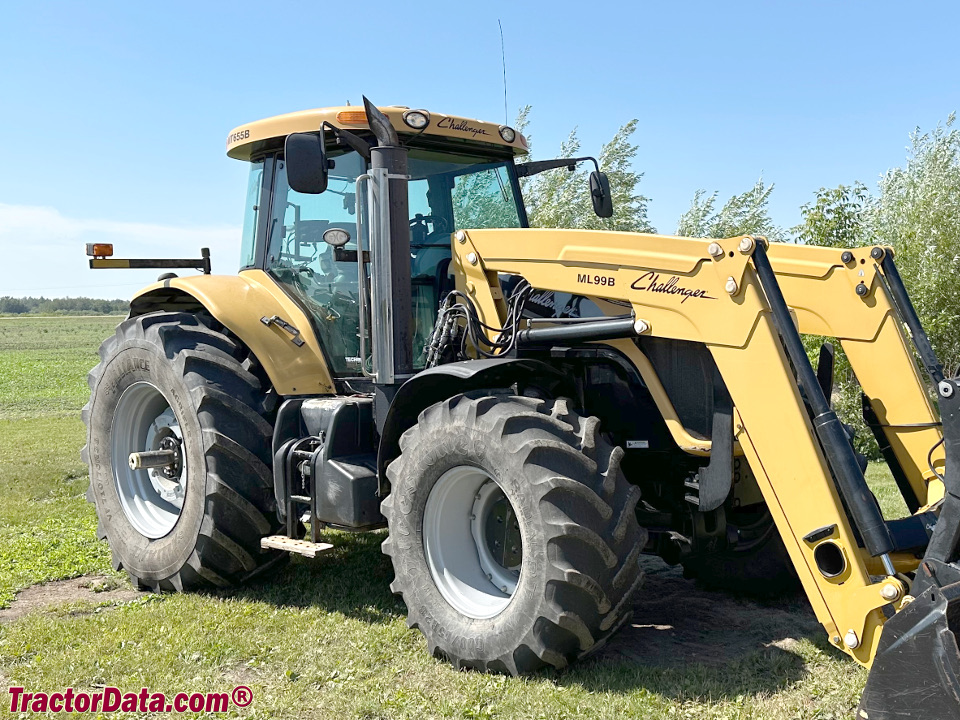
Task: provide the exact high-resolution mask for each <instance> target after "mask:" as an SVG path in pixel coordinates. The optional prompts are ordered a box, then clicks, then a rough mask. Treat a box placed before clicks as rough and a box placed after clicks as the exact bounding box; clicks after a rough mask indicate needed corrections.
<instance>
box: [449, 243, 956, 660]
mask: <svg viewBox="0 0 960 720" xmlns="http://www.w3.org/2000/svg"><path fill="white" fill-rule="evenodd" d="M756 247H757V242H755V241H754V240H753V239H752V238H733V239H727V240H715V241H713V240H698V239H690V238H677V237H665V236H656V235H640V234H628V233H610V232H603V233H600V232H590V231H577V230H523V231H510V230H480V231H470V232H464V233H458V234H457V236H456V238H455V239H454V240H453V254H454V261H453V262H454V267H456V269H457V271H458V272H457V280H458V289H460V290H462V291H464V292H466V293H467V294H468V295H469V296H470V297H471V298H472V299H473V300H474V303H475V305H476V307H477V309H478V312H479V313H480V315H481V320H482V321H483V322H484V323H486V324H488V325H491V326H500V324H501V323H502V321H503V319H504V318H503V307H504V305H503V300H502V298H503V293H502V291H501V288H500V284H499V279H498V273H507V274H513V275H519V276H522V277H523V278H525V279H526V280H527V281H529V282H530V284H531V285H532V286H533V287H535V288H538V289H548V290H554V291H559V292H569V293H573V294H580V295H588V296H590V297H596V298H599V299H602V300H608V301H612V302H615V303H629V305H630V308H631V310H632V312H633V317H634V319H635V320H637V321H642V322H638V323H637V327H638V329H640V330H641V331H642V332H643V333H645V334H650V335H653V336H657V337H663V338H672V339H677V340H688V341H695V342H700V343H704V344H705V345H706V347H707V348H708V349H709V351H710V353H711V354H712V356H713V358H714V360H715V362H716V365H717V367H718V369H719V371H720V373H721V375H722V377H723V379H724V382H725V383H726V386H727V388H728V390H729V392H730V395H731V397H732V399H733V403H734V405H735V414H734V421H735V426H734V432H735V437H736V439H737V441H738V442H739V444H740V447H741V448H742V450H743V452H744V454H745V455H746V457H747V459H748V461H749V463H750V466H751V469H752V470H753V472H754V474H755V475H756V477H757V480H758V483H759V485H760V488H761V491H762V493H763V496H764V499H765V501H766V503H767V505H768V507H769V508H770V512H771V514H772V515H773V517H774V520H775V522H776V524H777V527H778V529H779V530H780V534H781V536H782V537H783V539H784V542H785V544H786V547H787V550H788V553H789V555H790V557H791V560H792V562H793V564H794V566H795V568H796V570H797V573H798V575H799V576H800V579H801V582H802V583H803V586H804V589H805V591H806V593H807V596H808V598H809V599H810V602H811V604H812V605H813V608H814V610H815V612H816V614H817V617H818V619H819V620H820V622H821V623H822V625H823V626H824V628H825V629H826V631H827V633H828V635H829V637H830V638H831V641H832V642H833V643H834V644H835V645H837V646H838V647H840V648H841V649H843V650H845V651H846V652H847V653H849V654H850V655H851V656H853V657H854V658H855V659H856V660H858V661H859V662H861V663H863V664H865V665H869V664H870V663H871V661H872V659H873V656H874V654H875V652H876V649H877V646H878V643H879V639H880V633H881V629H882V626H883V623H884V619H885V615H884V611H883V608H884V607H885V606H889V607H888V608H887V609H888V611H889V610H894V611H896V610H899V609H900V608H901V607H902V606H903V604H904V597H905V596H907V593H908V592H909V588H908V587H907V585H906V583H905V582H903V580H901V579H900V578H899V577H897V576H895V575H893V574H892V573H891V572H890V570H891V569H892V565H891V564H890V563H889V560H890V558H889V556H888V555H887V553H886V552H874V553H871V552H869V550H868V549H867V548H861V547H859V546H858V542H857V539H856V537H857V534H858V533H857V531H859V534H860V535H862V534H863V533H864V528H862V527H861V528H857V530H856V531H855V529H854V528H853V527H852V526H851V523H850V522H849V520H848V516H847V512H846V511H845V509H844V505H843V502H841V498H840V494H839V493H838V489H837V487H838V486H837V483H835V481H834V477H835V475H837V474H838V473H837V471H836V468H833V469H832V468H831V465H830V461H829V460H828V458H827V456H826V454H825V450H824V449H823V448H824V445H825V443H823V441H822V436H821V439H820V440H818V434H817V432H818V431H817V430H815V429H814V426H813V424H812V422H811V418H810V414H809V413H808V412H807V409H806V407H805V404H804V396H803V395H802V394H801V391H800V388H799V387H798V384H797V378H796V377H795V375H794V371H793V369H792V365H791V358H788V354H787V349H785V346H784V344H783V342H782V341H781V337H779V336H780V335H784V334H785V333H786V334H789V333H791V332H792V333H793V334H794V335H796V331H795V329H794V328H792V327H791V328H789V329H785V328H783V327H780V328H779V332H778V327H777V323H776V318H775V313H774V311H773V308H772V306H771V293H773V294H775V295H780V294H781V293H782V295H781V302H783V300H785V301H786V304H787V305H789V306H790V308H791V310H792V315H793V320H794V322H795V323H796V324H797V325H798V327H799V331H800V332H803V333H815V334H822V335H828V336H832V337H837V338H839V339H840V341H841V343H842V344H843V347H844V348H845V350H847V352H848V354H849V356H850V361H851V364H852V365H853V367H854V371H855V372H856V374H857V377H858V379H860V381H861V383H862V385H863V388H864V391H865V393H866V394H867V396H868V397H869V398H870V401H871V404H872V405H873V407H874V408H876V409H877V415H878V417H879V418H880V420H881V422H882V423H883V424H884V425H885V426H886V427H884V428H883V431H884V433H885V434H886V437H887V438H889V440H890V444H891V446H892V448H893V450H894V451H895V452H896V456H897V458H898V459H899V460H900V463H901V465H902V467H903V469H904V471H905V473H906V474H907V476H908V478H909V483H910V487H911V488H912V490H913V491H914V492H915V493H916V496H917V498H918V499H919V500H920V501H921V503H922V504H926V503H927V502H929V501H931V500H936V499H938V498H939V497H941V496H942V485H941V484H940V483H939V481H934V480H931V477H932V476H933V473H932V472H931V471H929V470H925V469H924V466H925V464H926V463H925V461H926V457H927V452H928V451H929V450H930V448H931V447H932V446H933V445H934V444H935V443H936V442H937V441H938V440H939V439H940V437H941V435H940V428H939V425H938V419H939V418H938V417H937V415H936V413H935V411H934V409H933V407H932V406H931V404H930V402H929V400H928V399H927V396H926V393H925V391H924V386H923V383H922V381H921V378H920V375H919V372H918V370H917V367H916V363H915V361H914V359H913V356H912V353H911V350H910V347H909V345H908V343H907V340H906V337H905V335H904V333H903V330H902V326H901V323H900V322H899V321H898V316H897V313H896V310H895V308H894V306H893V305H892V303H891V300H890V297H889V295H888V293H887V290H886V288H885V286H884V282H883V279H882V277H881V272H880V269H879V267H878V264H877V261H876V259H875V258H871V256H870V253H871V249H870V248H863V249H859V250H852V251H849V252H850V253H851V254H852V258H851V259H850V260H849V261H848V262H843V261H841V258H840V256H841V252H840V251H838V250H830V249H821V248H806V247H791V246H779V245H777V246H771V247H770V250H769V262H770V264H771V265H772V267H773V272H772V273H770V275H769V279H768V282H767V284H766V286H761V282H760V277H759V276H758V267H757V263H756V260H757V259H755V258H754V257H753V256H754V253H755V249H756ZM518 254H522V257H517V255H518ZM763 257H765V258H766V257H767V256H766V254H765V253H764V255H763ZM774 273H775V278H774ZM861 284H862V285H863V286H865V288H866V292H864V289H859V290H858V287H859V286H860V285H861ZM622 309H623V308H622V307H621V308H620V310H621V312H622ZM788 317H789V316H788ZM791 324H792V323H791ZM797 338H799V336H797ZM792 360H793V365H797V362H798V359H797V358H796V357H793V358H792ZM802 361H803V362H806V363H807V365H808V366H809V362H808V361H807V360H806V357H805V356H804V357H803V359H802ZM638 369H639V370H640V371H641V373H647V374H649V373H650V372H652V368H650V367H649V366H648V367H646V368H644V367H643V366H642V365H640V366H638ZM806 394H807V396H808V397H809V395H810V392H809V391H807V393H806ZM657 400H658V403H665V402H668V399H665V398H664V397H662V396H661V397H660V398H657ZM850 452H851V453H852V451H850ZM935 458H936V460H937V462H939V463H941V464H942V462H943V460H942V458H943V456H942V454H940V455H936V456H935ZM832 470H833V471H832ZM860 483H861V484H862V492H861V493H860V494H861V495H865V494H868V493H867V491H866V485H865V482H864V481H863V479H862V474H861V475H860ZM845 498H846V500H847V504H848V505H849V504H850V498H849V497H846V493H845ZM864 502H865V503H867V504H869V502H871V501H870V500H865V501H864ZM868 509H869V508H868ZM877 516H878V513H877ZM882 532H883V529H882V528H881V529H880V534H881V535H882ZM866 544H867V545H868V546H869V545H870V543H869V542H867V543H866ZM881 544H882V543H881ZM827 545H829V548H827ZM824 548H827V549H829V550H830V551H831V552H833V553H839V558H840V560H841V561H842V563H841V564H842V571H841V572H839V573H837V574H835V575H833V576H832V577H827V576H826V575H825V574H824V573H823V572H821V570H820V569H818V564H817V561H816V559H815V553H816V552H820V553H822V552H824ZM894 559H895V560H896V561H897V570H898V571H900V572H903V571H912V570H915V569H916V567H917V565H918V560H917V559H916V558H915V557H912V556H897V557H895V558H894ZM881 560H883V561H884V562H883V563H881ZM884 567H886V571H885V570H884ZM871 575H874V576H879V581H874V580H873V579H872V578H871ZM907 602H909V599H908V600H907Z"/></svg>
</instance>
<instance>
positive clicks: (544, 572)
mask: <svg viewBox="0 0 960 720" xmlns="http://www.w3.org/2000/svg"><path fill="white" fill-rule="evenodd" d="M598 425H599V422H598V420H597V419H596V418H593V417H587V418H584V417H581V416H579V415H577V414H576V413H575V412H573V411H572V410H570V408H569V406H568V402H567V401H566V400H562V399H561V400H556V401H543V400H538V399H533V398H525V397H510V396H503V395H500V396H478V395H477V394H470V395H458V396H456V397H454V398H451V399H450V400H447V401H445V402H442V403H438V404H436V405H433V406H431V407H429V408H427V409H426V410H425V411H424V412H423V413H422V414H421V415H420V418H419V420H418V422H417V424H416V425H415V426H414V427H413V428H411V429H410V430H408V431H407V432H406V433H404V435H403V437H402V438H401V441H400V447H401V450H402V452H401V455H400V457H399V458H398V459H396V460H395V461H394V462H393V463H391V465H390V466H389V468H388V470H387V475H388V477H389V479H390V481H391V493H390V495H388V496H387V498H386V500H385V501H384V502H383V507H382V509H383V514H384V515H385V516H386V518H387V521H388V523H389V528H390V534H389V536H388V538H387V540H386V541H385V542H384V543H383V551H384V553H386V554H387V555H389V556H390V557H391V559H392V561H393V567H394V571H395V574H396V579H395V580H394V582H393V583H392V584H391V586H390V587H391V589H392V590H393V591H394V592H395V593H398V594H399V595H401V596H402V597H403V600H404V602H405V603H406V605H407V613H408V619H407V623H408V625H409V626H410V627H412V628H419V629H420V631H421V632H422V633H423V634H424V636H425V637H426V640H427V645H428V647H429V649H430V652H431V653H432V654H433V655H435V656H437V657H442V658H445V659H447V660H448V661H449V662H451V663H452V664H453V665H454V666H456V667H459V668H475V669H478V670H484V671H493V672H503V673H509V674H512V675H517V674H521V673H527V672H532V671H535V670H537V669H539V668H542V667H546V666H552V667H556V668H562V667H565V666H566V665H568V664H569V663H570V662H572V661H574V660H576V659H577V658H579V657H582V656H583V655H585V654H587V653H589V652H592V651H594V650H596V649H597V648H599V647H600V646H601V645H602V644H603V643H604V642H605V641H606V639H607V638H608V637H609V636H610V635H612V634H613V633H614V632H615V631H616V630H617V628H619V627H620V625H621V624H622V623H623V622H624V621H625V620H626V619H627V618H628V617H629V616H630V612H631V608H632V600H633V596H634V594H635V592H636V590H637V589H638V587H639V585H640V583H641V580H642V576H641V573H640V568H639V564H638V560H639V556H640V552H641V550H642V548H643V545H644V543H645V542H646V531H644V530H643V529H642V528H641V527H640V526H639V525H638V524H637V519H636V504H637V500H638V499H639V497H640V492H639V489H638V488H637V487H635V486H633V485H630V484H629V483H628V482H627V481H626V479H625V477H624V475H623V473H622V471H621V470H620V462H621V460H622V459H623V450H622V449H621V448H618V447H612V446H610V445H609V444H607V443H606V442H605V441H604V440H603V439H602V438H601V437H600V435H599V433H598ZM490 483H493V485H491V484H490ZM464 488H466V489H465V490H464ZM461 491H463V492H461ZM474 493H475V494H474ZM498 493H499V494H498ZM458 496H460V498H459V499H458ZM502 498H505V502H506V505H504V504H503V502H504V501H503V499H502ZM498 503H499V504H498ZM508 506H509V509H508ZM485 508H486V509H485ZM490 508H493V510H489V509H490ZM488 510H489V513H490V514H489V515H487V516H486V519H484V517H480V516H481V514H482V513H486V512H488ZM497 513H499V514H497ZM461 515H462V517H461ZM478 517H479V518H480V519H479V520H478ZM502 518H507V519H508V520H513V519H514V518H515V520H516V523H517V525H516V529H517V531H518V532H519V540H520V542H519V543H516V542H513V543H512V544H514V545H516V546H517V547H516V548H515V550H516V552H519V553H520V556H521V562H520V564H519V575H516V564H515V561H516V558H515V557H514V558H513V559H508V555H507V548H504V550H503V554H502V560H503V565H504V567H499V568H498V567H496V566H495V565H491V560H490V555H491V552H492V553H493V554H494V555H496V553H497V551H498V550H499V545H497V541H493V542H491V539H490V537H486V536H484V537H483V538H480V537H479V536H478V534H479V533H481V532H482V531H483V528H485V527H490V528H492V529H491V533H493V534H492V535H491V537H494V536H495V537H501V536H499V535H496V532H499V530H498V525H497V523H499V522H500V519H502ZM488 522H489V523H490V525H489V526H488V525H487V523H488ZM509 537H510V536H509V534H508V535H507V538H508V539H509ZM471 538H473V539H472V540H471ZM514 540H516V537H514ZM471 542H474V543H475V544H474V545H472V546H471V545H470V543H471ZM484 543H485V544H486V547H485V546H484ZM471 547H472V551H471V550H470V548H471ZM465 548H466V549H465ZM510 549H511V550H513V549H514V548H510ZM495 562H497V563H499V562H500V561H499V560H496V561H495ZM511 568H513V570H511ZM510 572H513V573H514V575H513V579H512V581H511V579H510V577H509V573H510ZM486 578H489V580H488V579H486ZM494 583H495V584H494Z"/></svg>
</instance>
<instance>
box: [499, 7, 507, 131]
mask: <svg viewBox="0 0 960 720" xmlns="http://www.w3.org/2000/svg"><path fill="white" fill-rule="evenodd" d="M497 27H499V28H500V62H501V64H502V65H503V124H504V125H509V124H510V117H509V114H508V113H507V54H506V52H505V51H504V49H503V25H502V24H501V23H500V18H497Z"/></svg>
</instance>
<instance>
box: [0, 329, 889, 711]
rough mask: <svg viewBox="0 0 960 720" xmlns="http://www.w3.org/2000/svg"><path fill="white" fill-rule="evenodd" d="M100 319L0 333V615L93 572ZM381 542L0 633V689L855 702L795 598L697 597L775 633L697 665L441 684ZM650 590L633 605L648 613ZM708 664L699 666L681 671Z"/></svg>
mask: <svg viewBox="0 0 960 720" xmlns="http://www.w3.org/2000/svg"><path fill="white" fill-rule="evenodd" d="M117 321H118V319H117V318H104V319H99V318H98V319H77V318H61V319H56V320H39V319H31V320H10V321H3V320H0V607H3V606H5V605H8V604H9V603H10V601H11V600H12V598H13V596H14V593H15V592H16V591H17V590H19V589H22V588H24V587H27V586H29V585H31V584H34V583H38V582H42V581H45V580H53V579H58V578H69V577H76V576H78V575H81V574H87V573H106V574H108V575H110V574H112V571H111V570H110V558H109V551H108V549H107V547H106V546H105V544H104V543H101V542H99V541H97V540H96V536H95V528H96V518H95V516H94V512H93V509H92V507H91V506H90V505H88V504H87V503H86V502H85V500H84V497H83V495H84V491H85V489H86V485H87V482H88V479H87V477H86V469H85V467H84V466H83V464H82V463H81V461H80V455H79V451H80V447H81V446H82V445H83V443H84V429H83V425H82V423H81V422H80V420H79V410H80V408H81V407H82V405H83V403H84V402H85V401H86V397H87V392H88V391H87V387H86V382H85V376H86V372H87V370H88V369H89V368H90V367H91V366H92V365H93V364H95V363H96V362H97V356H96V348H97V346H98V344H99V342H100V340H101V339H102V338H103V337H105V336H106V335H108V334H109V333H110V332H112V328H113V326H114V325H115V324H116V323H117ZM869 477H870V481H871V484H872V485H873V486H874V488H875V490H876V492H877V494H878V497H879V498H880V501H881V503H882V504H883V505H884V508H885V510H886V511H887V512H888V513H889V514H891V515H896V514H900V513H899V512H898V508H897V507H896V504H895V502H894V500H895V499H896V493H895V487H894V485H893V483H892V480H891V479H890V477H889V474H886V475H885V474H884V473H883V472H882V471H881V469H880V468H879V467H876V466H874V467H871V470H870V474H869ZM382 537H383V536H382V533H373V534H365V535H351V534H347V533H332V534H331V535H330V539H331V540H332V542H333V543H334V544H335V546H336V547H335V550H334V551H332V552H331V553H330V554H328V555H325V556H323V557H321V558H319V559H317V560H315V561H308V560H303V559H300V558H295V559H294V560H293V561H292V562H291V564H290V565H289V566H288V567H287V568H285V569H284V570H282V571H281V572H280V573H279V575H278V576H276V577H274V578H273V579H271V580H269V581H261V582H259V583H254V584H252V585H250V586H249V587H245V588H241V589H239V590H235V591H230V592H221V593H196V594H188V595H163V596H155V595H144V596H141V597H140V598H139V599H137V600H134V601H132V602H126V603H113V604H111V603H106V604H105V603H103V602H99V601H95V602H89V603H85V604H80V605H77V604H72V605H70V606H67V607H63V608H59V609H54V610H51V611H48V612H38V613H33V614H31V615H27V616H25V617H23V618H21V619H19V620H17V621H14V622H10V623H7V624H0V688H2V687H4V684H5V683H6V684H10V685H14V684H15V685H23V686H25V687H27V688H28V689H33V690H46V691H55V690H60V689H63V688H64V687H68V686H69V687H74V688H77V689H87V690H91V689H92V688H94V687H96V686H97V685H116V686H118V687H120V688H122V689H124V690H134V691H136V690H138V689H139V688H141V687H144V686H146V687H150V688H151V689H152V690H154V691H162V692H168V693H171V694H172V693H175V692H178V691H188V692H193V691H203V690H215V691H223V690H227V691H229V690H230V689H231V688H232V687H233V686H235V685H238V684H242V685H248V686H250V687H251V688H252V689H253V692H254V696H255V700H254V703H253V705H251V706H250V707H249V708H247V709H246V710H243V711H240V713H239V714H241V715H242V716H244V717H254V718H260V717H263V718H266V717H297V718H299V717H309V718H314V717H315V718H327V717H342V718H371V719H372V718H416V720H425V719H427V718H550V719H551V720H554V719H559V718H578V717H590V718H593V717H598V718H607V717H636V718H722V719H726V720H730V719H734V718H737V719H743V718H784V719H786V718H800V717H802V718H820V719H826V718H848V717H852V712H853V708H854V707H855V705H856V701H857V698H858V697H859V694H860V692H861V691H862V688H863V683H864V679H865V677H866V673H865V671H864V670H863V669H862V668H860V667H858V666H857V665H856V664H855V663H853V662H852V661H850V660H849V659H847V658H846V657H845V656H843V655H842V654H840V653H839V652H837V651H836V650H834V649H832V648H831V647H830V646H829V643H828V642H827V640H826V638H825V637H823V634H822V632H820V631H819V630H818V629H817V628H816V627H815V622H814V621H813V620H812V615H811V613H810V610H809V608H808V607H807V606H806V604H805V602H804V601H803V600H785V601H781V602H779V603H773V604H771V605H767V606H760V605H756V604H754V603H750V602H746V601H743V602H740V601H732V600H729V599H725V598H723V597H722V596H711V595H708V594H702V593H701V594H700V595H699V596H698V602H699V603H700V605H697V606H693V605H691V606H690V607H691V612H701V611H703V609H702V608H704V607H705V608H706V612H713V611H714V609H715V608H714V607H713V605H714V603H715V605H716V608H720V607H721V606H722V607H724V608H726V610H725V612H730V611H731V608H732V612H734V613H737V614H738V618H739V621H740V622H741V623H742V624H744V625H745V626H747V627H749V626H750V625H751V624H755V623H756V618H757V617H759V616H760V615H762V614H764V613H776V614H777V616H778V617H779V618H781V619H780V620H778V622H779V623H780V625H778V626H776V627H774V628H773V629H772V630H771V631H770V633H769V637H767V636H763V637H764V638H765V641H764V642H759V641H758V642H757V643H755V647H751V648H749V649H748V651H745V652H741V653H731V654H730V655H729V657H727V648H725V646H724V641H723V640H722V638H724V637H727V638H730V637H732V635H730V634H728V635H724V634H723V629H722V628H721V629H720V630H719V632H720V635H719V637H720V638H721V640H720V641H718V640H716V638H714V639H712V640H711V639H710V638H704V639H703V640H702V642H701V645H702V648H701V655H699V656H698V655H696V654H695V653H692V652H691V653H689V654H687V655H684V656H683V657H681V658H680V661H679V662H667V663H666V667H661V666H660V663H657V662H645V663H644V662H635V661H633V660H629V659H627V658H626V657H624V656H623V655H619V654H616V653H611V652H607V653H601V654H599V655H598V656H596V657H595V658H593V659H589V660H586V661H584V662H582V663H580V664H578V665H576V666H574V667H573V668H571V669H569V670H567V671H563V672H544V673H541V674H539V675H535V676H533V677H530V678H523V679H518V678H505V677H499V676H489V675H481V674H478V673H473V672H458V671H455V670H453V669H452V668H451V667H449V666H448V665H446V664H445V663H443V662H438V661H436V660H434V659H433V658H431V657H429V656H428V654H427V652H426V647H425V643H424V641H423V638H422V636H421V635H420V634H419V633H418V632H416V631H412V630H408V629H407V627H406V624H405V620H404V607H403V605H402V603H400V602H399V601H398V600H397V599H396V598H394V597H393V596H392V595H391V593H390V591H389V588H388V585H389V582H390V580H391V578H392V570H391V568H390V564H389V562H388V560H387V558H385V557H384V556H383V555H381V553H380V549H379V543H380V542H381V540H382ZM672 577H673V578H674V579H673V582H675V583H676V582H680V583H682V582H683V581H682V580H679V579H678V578H677V577H676V573H673V576H672ZM658 581H659V577H653V578H651V579H650V581H649V582H648V585H647V587H646V588H645V590H644V591H643V592H646V593H650V594H651V596H652V597H656V594H657V593H658V587H662V586H658ZM681 587H691V588H692V585H690V586H687V585H682V586H681ZM714 599H715V600H714ZM687 601H688V600H687V599H686V598H685V597H682V596H678V597H677V602H678V603H684V602H687ZM697 608H701V609H700V610H698V609H697ZM735 619H736V618H735ZM720 624H722V623H720ZM811 625H813V626H814V627H813V629H812V630H811V629H810V628H811ZM730 632H736V631H730ZM758 637H760V636H758ZM787 638H792V639H787ZM766 640H769V642H766ZM711 653H714V654H717V655H718V656H719V658H718V659H715V660H714V661H712V662H706V663H704V662H702V661H701V659H699V658H701V657H702V656H703V655H704V654H705V655H707V656H709V655H710V654H711ZM7 697H8V696H7V695H6V694H5V693H4V694H2V695H0V707H4V706H6V707H9V706H8V705H6V702H7ZM233 714H236V713H235V712H234V713H233Z"/></svg>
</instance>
